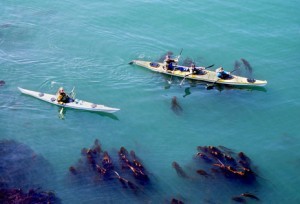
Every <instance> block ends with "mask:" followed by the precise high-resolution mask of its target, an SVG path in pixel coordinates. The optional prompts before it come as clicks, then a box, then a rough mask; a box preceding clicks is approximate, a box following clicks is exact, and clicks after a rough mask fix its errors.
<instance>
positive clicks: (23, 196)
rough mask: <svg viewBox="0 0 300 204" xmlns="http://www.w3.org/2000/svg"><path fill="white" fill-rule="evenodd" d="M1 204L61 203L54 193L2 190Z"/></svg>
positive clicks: (16, 189)
mask: <svg viewBox="0 0 300 204" xmlns="http://www.w3.org/2000/svg"><path fill="white" fill-rule="evenodd" d="M0 203H24V204H25V203H49V204H50V203H53V204H56V203H61V201H60V199H58V198H57V197H56V196H55V194H54V193H53V192H45V191H40V190H35V189H30V190H29V191H28V192H23V190H22V189H19V188H13V189H0Z"/></svg>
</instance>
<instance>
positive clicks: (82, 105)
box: [18, 87, 120, 113]
mask: <svg viewBox="0 0 300 204" xmlns="http://www.w3.org/2000/svg"><path fill="white" fill-rule="evenodd" d="M18 89H19V90H20V91H21V92H22V93H23V94H26V95H29V96H32V97H35V98H37V99H40V100H42V101H46V102H48V103H51V104H54V105H57V106H61V107H66V108H73V109H79V110H87V111H94V112H106V113H114V112H116V111H118V110H120V109H118V108H111V107H108V106H104V105H101V104H94V103H90V102H87V101H83V100H78V99H75V101H74V102H70V103H64V104H60V103H58V102H57V100H56V98H57V97H56V95H52V94H47V93H41V92H36V91H31V90H27V89H23V88H20V87H18Z"/></svg>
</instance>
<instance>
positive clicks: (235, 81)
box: [130, 60, 267, 86]
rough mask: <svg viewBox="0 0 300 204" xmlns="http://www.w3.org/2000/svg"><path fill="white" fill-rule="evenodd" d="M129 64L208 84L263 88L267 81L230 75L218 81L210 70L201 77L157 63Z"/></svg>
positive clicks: (135, 61)
mask: <svg viewBox="0 0 300 204" xmlns="http://www.w3.org/2000/svg"><path fill="white" fill-rule="evenodd" d="M130 64H135V65H138V66H140V67H144V68H147V69H149V70H151V71H154V72H159V73H162V74H166V75H171V76H176V77H181V78H186V79H192V80H197V81H205V82H209V83H216V84H227V85H235V86H265V85H266V84H267V81H265V80H256V79H248V78H246V77H240V76H236V75H231V76H232V78H230V79H220V78H218V77H217V75H216V72H214V71H210V70H205V74H203V75H196V74H190V73H189V72H186V71H180V70H175V71H170V70H166V69H165V68H164V64H163V63H157V62H150V61H142V60H133V61H131V63H130ZM180 67H184V66H180Z"/></svg>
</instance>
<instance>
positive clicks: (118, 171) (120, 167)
mask: <svg viewBox="0 0 300 204" xmlns="http://www.w3.org/2000/svg"><path fill="white" fill-rule="evenodd" d="M81 155H82V158H80V160H79V161H78V163H77V164H76V165H73V166H71V167H70V168H69V172H70V174H71V175H72V177H74V178H75V179H77V180H78V183H79V184H80V183H81V184H90V183H96V184H99V185H101V184H104V183H109V184H110V185H111V186H113V188H116V183H118V184H119V186H120V184H121V187H122V188H125V189H131V190H133V192H138V190H139V189H141V188H142V186H145V185H147V183H148V182H149V177H148V174H147V172H146V169H145V167H144V166H143V165H142V162H141V161H140V159H139V158H138V157H137V156H136V154H135V152H134V151H130V154H129V153H128V151H127V150H126V149H125V147H121V148H120V150H119V151H118V153H117V155H110V154H109V152H108V151H104V150H103V149H102V147H101V145H100V143H99V141H98V140H95V142H94V145H93V147H92V148H83V149H82V150H81ZM117 158H118V159H117ZM116 160H119V162H117V161H116Z"/></svg>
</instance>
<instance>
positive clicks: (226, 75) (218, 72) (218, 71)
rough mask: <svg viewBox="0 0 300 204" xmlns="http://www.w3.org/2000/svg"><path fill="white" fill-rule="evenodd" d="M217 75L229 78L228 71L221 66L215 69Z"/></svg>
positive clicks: (221, 77)
mask: <svg viewBox="0 0 300 204" xmlns="http://www.w3.org/2000/svg"><path fill="white" fill-rule="evenodd" d="M216 73H217V77H218V78H220V79H229V78H231V75H230V72H226V71H225V70H224V69H223V67H220V68H218V69H216Z"/></svg>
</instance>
